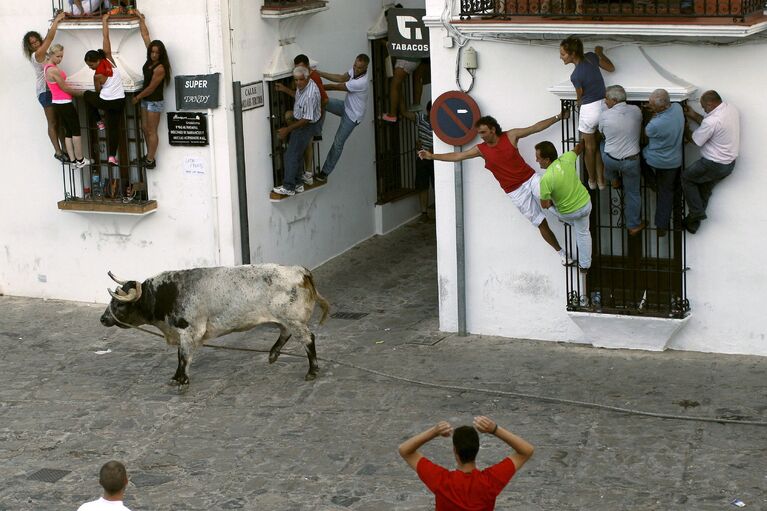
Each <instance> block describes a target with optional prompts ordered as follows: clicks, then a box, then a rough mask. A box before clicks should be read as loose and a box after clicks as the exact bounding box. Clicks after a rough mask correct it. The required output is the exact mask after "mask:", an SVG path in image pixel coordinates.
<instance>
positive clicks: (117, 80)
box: [99, 66, 125, 101]
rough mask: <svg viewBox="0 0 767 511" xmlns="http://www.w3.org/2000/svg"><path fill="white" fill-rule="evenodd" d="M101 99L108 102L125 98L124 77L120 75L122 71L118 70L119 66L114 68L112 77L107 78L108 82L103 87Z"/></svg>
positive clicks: (100, 94)
mask: <svg viewBox="0 0 767 511" xmlns="http://www.w3.org/2000/svg"><path fill="white" fill-rule="evenodd" d="M99 97H100V98H101V99H105V100H107V101H110V100H112V99H122V98H124V97H125V89H124V88H123V79H122V75H121V74H120V70H119V69H117V66H113V67H112V76H110V77H107V81H106V82H104V85H102V86H101V92H100V93H99Z"/></svg>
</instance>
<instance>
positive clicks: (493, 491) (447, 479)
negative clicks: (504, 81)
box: [416, 137, 516, 511]
mask: <svg viewBox="0 0 767 511" xmlns="http://www.w3.org/2000/svg"><path fill="white" fill-rule="evenodd" d="M504 138H505V137H504ZM416 472H417V473H418V477H420V478H421V481H423V484H425V485H426V487H427V488H429V490H431V492H432V493H433V494H434V500H435V501H436V508H435V509H436V511H493V509H495V498H496V497H497V496H498V494H499V493H501V491H503V488H504V487H505V486H506V485H507V484H508V483H509V481H510V480H511V478H512V476H514V472H516V468H515V467H514V462H513V461H511V459H510V458H504V459H503V461H501V462H500V463H498V464H496V465H493V466H492V467H488V468H486V469H485V470H476V469H475V470H472V472H471V474H467V473H465V472H461V471H460V470H448V469H446V468H444V467H440V466H439V465H437V464H436V463H432V462H431V460H429V459H428V458H421V459H420V460H419V461H418V466H417V467H416Z"/></svg>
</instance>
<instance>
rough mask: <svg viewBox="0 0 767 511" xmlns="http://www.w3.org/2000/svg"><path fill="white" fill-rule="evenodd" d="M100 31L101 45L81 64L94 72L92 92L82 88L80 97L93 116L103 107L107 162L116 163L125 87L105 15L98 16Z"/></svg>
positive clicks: (107, 16)
mask: <svg viewBox="0 0 767 511" xmlns="http://www.w3.org/2000/svg"><path fill="white" fill-rule="evenodd" d="M101 31H102V34H103V42H102V44H103V46H104V48H103V49H101V50H90V51H88V53H86V54H85V64H86V65H87V66H88V67H89V68H91V69H93V70H94V71H95V72H96V74H95V75H94V76H93V85H94V87H95V88H96V91H95V92H94V91H85V94H83V98H84V99H85V102H86V103H87V104H88V105H90V106H91V107H92V108H93V110H95V112H94V115H95V116H96V117H97V118H98V109H101V110H104V112H105V114H106V130H107V154H108V156H109V164H110V165H118V163H117V149H118V146H119V142H120V122H121V121H122V118H123V111H124V109H125V89H124V88H123V82H122V76H121V75H120V70H119V69H117V64H115V62H114V59H113V58H112V45H111V44H110V42H109V14H105V15H104V16H102V18H101Z"/></svg>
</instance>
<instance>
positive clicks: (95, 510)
mask: <svg viewBox="0 0 767 511" xmlns="http://www.w3.org/2000/svg"><path fill="white" fill-rule="evenodd" d="M99 484H101V487H102V488H104V495H103V496H102V497H101V498H99V499H97V500H94V501H91V502H86V503H85V504H83V505H82V506H80V507H79V508H77V511H130V509H128V508H127V507H125V506H124V505H123V498H124V497H125V488H127V487H128V473H127V472H126V470H125V465H123V464H122V463H120V462H119V461H109V462H107V463H105V464H104V466H103V467H101V471H100V472H99Z"/></svg>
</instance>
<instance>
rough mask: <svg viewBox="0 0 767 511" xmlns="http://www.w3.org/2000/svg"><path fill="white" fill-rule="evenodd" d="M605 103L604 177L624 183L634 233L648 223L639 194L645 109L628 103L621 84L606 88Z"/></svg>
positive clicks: (630, 228)
mask: <svg viewBox="0 0 767 511" xmlns="http://www.w3.org/2000/svg"><path fill="white" fill-rule="evenodd" d="M605 104H606V105H607V110H605V111H603V112H602V113H601V114H600V116H599V131H601V132H602V133H603V134H604V136H605V147H604V153H603V156H604V158H602V160H603V161H604V165H605V178H607V179H609V180H610V181H612V187H613V188H620V187H621V185H622V186H623V193H624V201H625V212H624V213H625V217H626V227H627V228H628V231H629V234H631V235H632V236H633V235H635V234H638V233H639V232H640V231H641V230H642V229H644V228H645V225H646V224H645V222H644V220H642V219H641V217H642V211H641V207H642V204H641V203H642V200H641V197H640V193H639V185H640V175H641V168H640V166H639V135H640V133H641V131H642V112H641V110H639V107H637V106H635V105H629V104H628V103H626V90H625V89H624V88H623V87H621V86H620V85H611V86H610V87H607V89H606V91H605Z"/></svg>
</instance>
